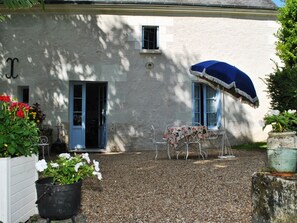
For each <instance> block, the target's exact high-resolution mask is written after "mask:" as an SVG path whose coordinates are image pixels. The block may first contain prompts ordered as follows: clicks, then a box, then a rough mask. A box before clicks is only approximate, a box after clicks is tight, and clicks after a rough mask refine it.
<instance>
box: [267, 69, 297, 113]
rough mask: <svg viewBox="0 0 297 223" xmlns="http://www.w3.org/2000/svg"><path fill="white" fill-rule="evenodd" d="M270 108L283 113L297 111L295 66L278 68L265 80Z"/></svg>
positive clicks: (296, 72) (296, 71)
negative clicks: (291, 110)
mask: <svg viewBox="0 0 297 223" xmlns="http://www.w3.org/2000/svg"><path fill="white" fill-rule="evenodd" d="M265 82H266V84H267V88H268V94H269V96H270V98H271V102H270V105H271V108H273V109H276V110H279V111H285V110H289V109H297V87H296V86H297V66H295V67H284V68H280V67H278V66H277V68H276V70H275V72H274V73H271V74H269V75H268V76H267V78H265Z"/></svg>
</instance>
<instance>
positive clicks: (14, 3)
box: [0, 0, 44, 22]
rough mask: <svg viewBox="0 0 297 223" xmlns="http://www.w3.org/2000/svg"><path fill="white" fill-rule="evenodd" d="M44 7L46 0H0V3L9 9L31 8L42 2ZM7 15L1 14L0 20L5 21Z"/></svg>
mask: <svg viewBox="0 0 297 223" xmlns="http://www.w3.org/2000/svg"><path fill="white" fill-rule="evenodd" d="M40 3H41V5H42V8H43V9H44V0H0V4H3V5H4V6H5V7H6V8H8V9H13V10H16V9H25V8H31V7H33V6H34V5H37V4H40ZM4 20H5V17H4V16H3V15H0V22H2V21H4Z"/></svg>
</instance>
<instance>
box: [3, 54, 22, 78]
mask: <svg viewBox="0 0 297 223" xmlns="http://www.w3.org/2000/svg"><path fill="white" fill-rule="evenodd" d="M9 61H10V74H5V77H6V78H7V79H10V78H13V79H15V78H17V77H18V76H19V75H18V74H17V75H15V74H14V73H13V69H14V61H16V62H19V59H18V58H16V57H15V58H10V57H9V58H7V60H6V62H9Z"/></svg>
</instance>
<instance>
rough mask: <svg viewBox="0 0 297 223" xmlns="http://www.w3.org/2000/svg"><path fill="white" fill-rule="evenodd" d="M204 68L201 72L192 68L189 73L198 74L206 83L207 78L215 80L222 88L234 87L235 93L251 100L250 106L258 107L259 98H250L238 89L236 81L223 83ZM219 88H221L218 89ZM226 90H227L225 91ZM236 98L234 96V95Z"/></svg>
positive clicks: (229, 88)
mask: <svg viewBox="0 0 297 223" xmlns="http://www.w3.org/2000/svg"><path fill="white" fill-rule="evenodd" d="M205 70H206V69H204V70H203V71H202V73H201V72H198V71H193V70H191V69H190V73H191V74H193V75H195V76H198V77H199V78H200V79H202V80H203V79H204V78H205V79H206V81H205V82H204V83H206V84H209V82H207V80H209V81H212V82H215V83H217V84H219V85H221V86H222V87H224V88H226V89H227V90H231V89H232V88H233V89H234V91H235V92H236V93H237V94H239V95H241V96H244V97H245V98H247V99H248V100H249V101H250V102H251V104H250V105H251V106H252V107H258V106H259V99H258V97H257V96H256V97H254V98H252V97H251V96H250V95H249V94H247V93H246V92H244V91H242V90H240V89H239V88H236V83H235V82H234V81H233V82H231V83H230V84H227V83H225V82H224V81H221V80H220V79H217V78H215V77H213V76H211V75H208V74H207V73H206V72H205ZM210 85H212V84H210ZM212 86H214V85H212ZM218 89H220V88H218ZM220 90H221V89H220ZM227 92H228V91H227ZM235 98H236V97H235ZM241 102H245V101H243V100H241Z"/></svg>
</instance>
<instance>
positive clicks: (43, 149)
mask: <svg viewBox="0 0 297 223" xmlns="http://www.w3.org/2000/svg"><path fill="white" fill-rule="evenodd" d="M42 158H43V159H44V160H45V156H44V146H42Z"/></svg>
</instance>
